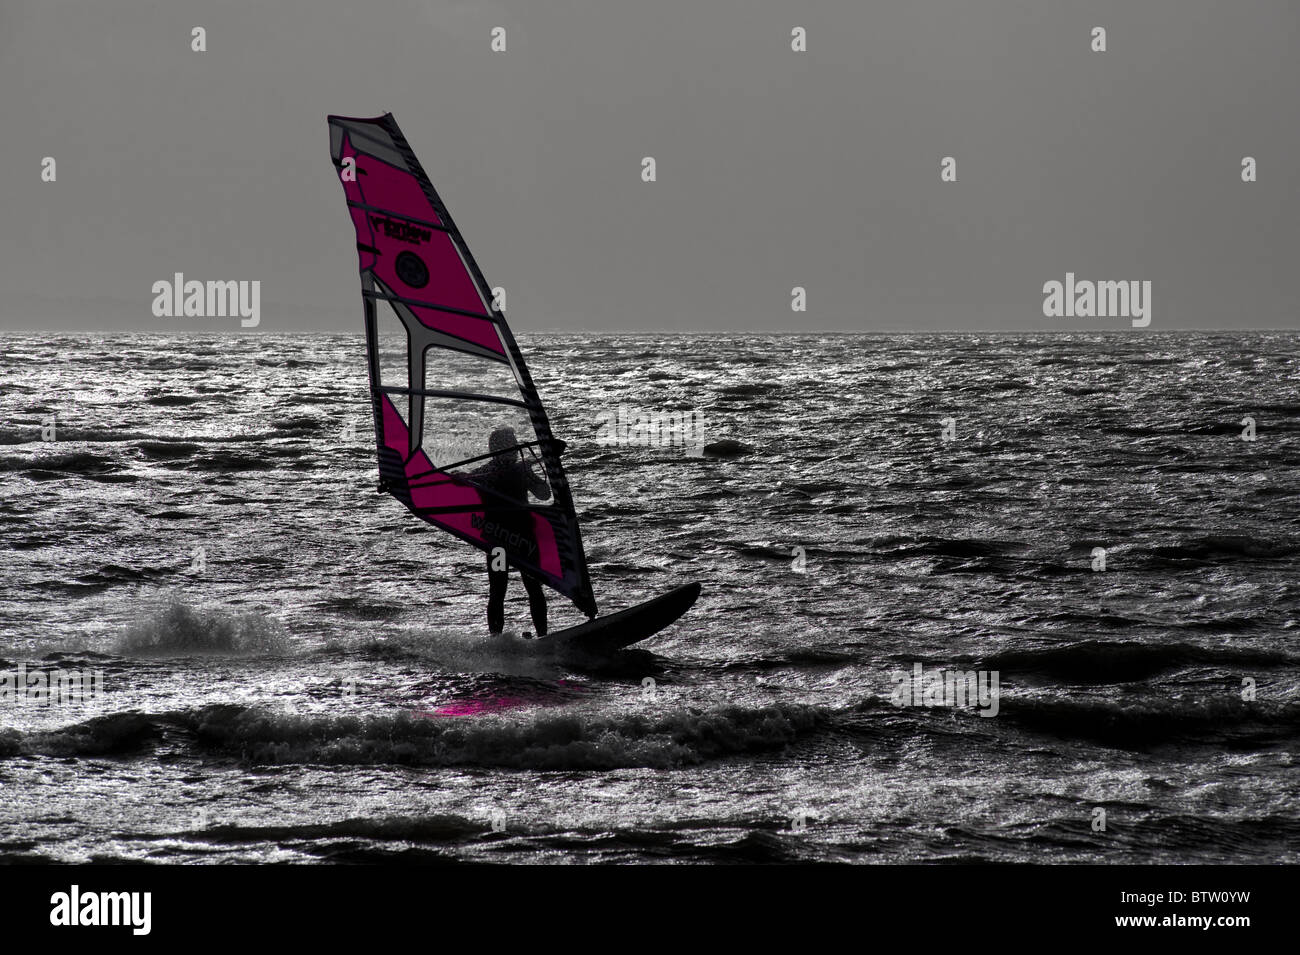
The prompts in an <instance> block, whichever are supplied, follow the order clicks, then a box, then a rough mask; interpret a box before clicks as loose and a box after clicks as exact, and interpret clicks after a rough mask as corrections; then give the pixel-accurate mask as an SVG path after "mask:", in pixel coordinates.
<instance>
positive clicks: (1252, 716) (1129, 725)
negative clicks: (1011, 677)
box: [998, 691, 1300, 749]
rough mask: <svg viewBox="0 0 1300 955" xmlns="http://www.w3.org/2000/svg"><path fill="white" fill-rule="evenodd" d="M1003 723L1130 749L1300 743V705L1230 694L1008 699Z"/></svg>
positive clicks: (1005, 704) (1004, 708) (1003, 714)
mask: <svg viewBox="0 0 1300 955" xmlns="http://www.w3.org/2000/svg"><path fill="white" fill-rule="evenodd" d="M998 719H999V720H1005V721H1007V722H1009V723H1011V724H1014V725H1016V726H1019V727H1020V728H1022V729H1025V730H1029V731H1032V732H1036V733H1044V734H1047V735H1050V736H1055V737H1057V738H1060V739H1071V740H1076V739H1082V740H1089V741H1092V742H1098V743H1103V744H1106V745H1109V746H1116V747H1119V748H1124V749H1146V748H1148V747H1151V746H1157V745H1161V744H1166V743H1190V742H1197V743H1200V744H1201V745H1206V746H1211V747H1215V748H1222V747H1223V746H1224V745H1233V744H1235V745H1239V746H1247V747H1250V748H1258V747H1261V746H1266V745H1270V744H1289V743H1294V742H1295V741H1296V740H1297V739H1300V704H1297V703H1263V702H1251V703H1247V702H1245V701H1243V700H1240V699H1237V698H1235V696H1233V695H1232V694H1231V693H1230V692H1227V691H1225V693H1224V695H1223V696H1221V697H1219V698H1217V699H1201V700H1189V699H1168V700H1159V701H1153V700H1150V699H1148V700H1145V701H1143V702H1135V701H1124V702H1118V701H1111V700H1098V699H1059V698H1056V699H1023V698H1013V697H1009V696H1004V697H1003V698H1002V707H1001V711H1000V712H999V714H998Z"/></svg>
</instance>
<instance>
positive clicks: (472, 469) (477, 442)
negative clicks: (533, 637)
mask: <svg viewBox="0 0 1300 955" xmlns="http://www.w3.org/2000/svg"><path fill="white" fill-rule="evenodd" d="M329 129H330V154H331V156H332V158H333V160H334V166H335V168H336V169H337V170H338V172H339V180H340V182H341V184H342V186H343V192H344V196H345V197H346V199H347V204H348V212H349V214H350V216H351V218H352V225H353V228H354V229H355V231H356V240H357V252H358V255H359V259H360V272H361V294H362V302H363V305H364V314H365V329H366V347H367V357H368V364H369V377H370V393H371V399H372V404H373V410H374V421H375V436H376V445H377V452H378V458H379V474H380V482H381V483H380V486H381V488H383V489H384V490H386V491H388V493H390V494H392V495H393V496H394V497H396V498H397V499H398V500H399V501H401V502H402V503H403V504H404V505H406V507H407V508H409V509H410V510H411V511H412V513H414V514H416V515H418V516H419V517H420V518H422V519H423V520H425V521H428V522H429V523H430V524H432V525H434V526H435V527H438V528H441V529H442V530H445V531H447V532H448V533H451V534H453V535H455V536H456V537H458V538H460V539H461V540H463V541H465V542H467V543H469V544H472V545H474V546H475V547H478V548H480V549H481V550H484V551H487V552H489V553H492V552H496V551H498V549H499V550H500V552H504V555H505V557H506V560H507V561H508V563H509V564H510V565H511V566H513V567H515V568H517V569H518V570H520V571H522V572H523V573H526V574H530V575H532V576H534V577H536V578H537V579H539V580H541V581H542V582H543V583H546V584H548V585H550V586H551V587H553V588H554V589H555V590H557V591H559V592H560V593H562V594H564V595H566V596H567V597H569V598H570V599H571V600H573V602H574V604H575V605H576V606H577V607H578V608H579V609H580V610H582V611H583V612H584V613H586V614H587V615H588V616H594V615H595V613H596V601H595V597H594V595H593V594H592V590H591V582H590V579H589V577H588V574H587V563H586V557H585V555H584V554H583V550H582V537H581V534H580V532H579V529H578V519H577V515H576V513H575V512H574V507H573V500H572V496H571V494H570V491H569V485H568V480H567V479H566V477H565V474H564V468H563V466H562V465H561V463H560V453H561V451H562V449H563V443H562V442H560V441H557V440H556V439H555V438H554V436H553V435H552V433H551V427H550V423H549V421H548V419H547V417H546V411H545V409H544V408H543V407H542V403H541V401H540V399H539V398H538V396H537V389H536V388H535V387H534V386H533V381H532V377H531V376H530V375H529V373H528V369H527V367H526V366H525V365H524V360H523V356H522V354H521V353H520V351H519V347H518V345H517V344H516V343H515V340H514V336H513V335H511V333H510V328H509V326H507V325H506V320H505V316H504V315H503V314H502V313H501V312H500V311H499V310H498V309H496V308H495V307H494V306H493V298H492V293H491V289H490V287H489V286H488V285H487V282H486V281H485V280H484V278H483V275H482V272H481V271H480V270H479V267H478V264H477V263H476V262H475V261H474V257H473V255H472V254H471V253H470V251H469V247H468V245H466V243H465V240H464V238H463V237H462V236H461V234H460V231H459V230H458V229H457V228H456V225H455V223H454V222H453V221H452V219H451V216H450V215H449V214H448V212H447V207H446V206H445V205H444V204H443V202H442V199H441V198H440V197H439V196H438V193H437V192H436V191H435V190H434V188H433V186H432V184H431V183H430V182H429V178H428V176H427V175H425V172H424V169H423V168H421V166H420V164H419V162H418V161H417V160H416V158H415V155H414V154H413V153H412V152H411V147H410V145H409V144H408V143H407V141H406V137H404V136H403V135H402V132H401V130H400V129H399V128H398V126H397V123H396V121H395V120H394V119H393V117H392V115H391V114H385V115H383V116H380V117H378V118H375V119H353V118H348V117H344V116H330V117H329Z"/></svg>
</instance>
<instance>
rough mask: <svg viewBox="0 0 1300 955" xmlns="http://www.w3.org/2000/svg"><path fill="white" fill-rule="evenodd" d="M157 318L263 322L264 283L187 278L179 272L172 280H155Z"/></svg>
mask: <svg viewBox="0 0 1300 955" xmlns="http://www.w3.org/2000/svg"><path fill="white" fill-rule="evenodd" d="M153 294H154V295H155V296H156V297H155V298H154V300H153V314H154V317H155V318H181V317H184V318H226V317H230V318H235V317H238V318H239V319H240V322H239V324H240V325H242V326H243V327H244V328H256V327H257V326H258V325H259V324H261V321H262V283H261V282H259V281H252V282H247V281H245V282H233V281H232V282H199V281H197V280H193V279H192V280H190V281H188V282H187V281H185V273H183V272H177V273H176V274H175V276H174V277H173V281H171V282H168V281H167V280H166V279H163V280H162V281H159V282H154V283H153Z"/></svg>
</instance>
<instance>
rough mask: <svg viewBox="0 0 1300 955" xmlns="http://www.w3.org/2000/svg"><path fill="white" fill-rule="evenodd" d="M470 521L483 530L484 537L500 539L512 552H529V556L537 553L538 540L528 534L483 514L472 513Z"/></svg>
mask: <svg viewBox="0 0 1300 955" xmlns="http://www.w3.org/2000/svg"><path fill="white" fill-rule="evenodd" d="M469 523H470V526H471V527H473V528H474V530H476V531H482V532H483V537H484V538H488V537H490V538H492V540H495V541H500V542H501V543H503V544H505V545H506V547H507V548H508V549H509V550H510V551H511V552H512V553H515V554H527V555H528V556H529V557H534V556H536V555H537V542H536V541H534V540H531V539H530V538H529V537H528V535H527V534H520V533H519V532H518V531H514V530H511V529H510V528H508V527H504V526H502V525H501V524H498V523H497V522H496V521H489V520H488V519H487V518H486V517H484V516H483V515H482V514H471V515H470V516H469Z"/></svg>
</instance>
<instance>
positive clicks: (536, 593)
mask: <svg viewBox="0 0 1300 955" xmlns="http://www.w3.org/2000/svg"><path fill="white" fill-rule="evenodd" d="M519 576H520V577H522V578H523V580H524V590H526V591H528V609H529V610H530V611H531V612H532V614H533V626H534V627H536V628H537V635H538V636H539V637H544V636H546V591H544V590H542V585H541V584H540V583H539V582H537V581H536V580H533V578H531V577H529V576H528V575H527V574H520V575H519Z"/></svg>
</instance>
